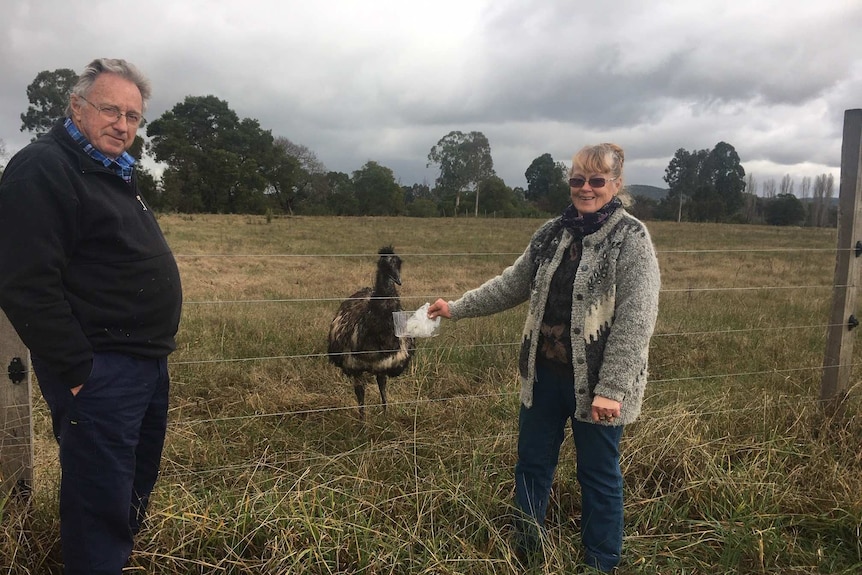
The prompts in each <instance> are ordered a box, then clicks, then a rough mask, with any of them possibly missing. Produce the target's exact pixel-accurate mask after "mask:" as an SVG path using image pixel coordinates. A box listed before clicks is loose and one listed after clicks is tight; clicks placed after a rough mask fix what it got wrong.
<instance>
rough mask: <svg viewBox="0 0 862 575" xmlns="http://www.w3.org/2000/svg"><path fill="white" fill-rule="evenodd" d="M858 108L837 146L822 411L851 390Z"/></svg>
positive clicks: (860, 229)
mask: <svg viewBox="0 0 862 575" xmlns="http://www.w3.org/2000/svg"><path fill="white" fill-rule="evenodd" d="M860 154H862V109H859V110H846V111H845V112H844V139H843V142H842V145H841V183H840V187H839V191H838V255H837V256H836V260H835V281H834V283H833V285H834V286H835V287H834V289H833V292H832V312H831V313H830V315H829V327H828V328H827V329H828V331H827V334H826V353H825V355H824V358H823V377H822V379H821V382H820V401H821V402H822V404H823V406H824V408H825V409H826V410H827V411H830V412H832V413H833V414H834V413H837V411H838V410H840V409H841V407H842V406H843V402H844V399H845V397H846V395H847V392H848V391H849V390H850V372H851V368H852V362H853V339H854V338H853V336H854V334H853V329H854V328H855V327H856V326H857V325H858V324H859V319H858V316H857V314H856V283H857V280H858V279H859V263H860V260H859V258H860V256H862V188H860V186H862V179H860V169H862V156H860Z"/></svg>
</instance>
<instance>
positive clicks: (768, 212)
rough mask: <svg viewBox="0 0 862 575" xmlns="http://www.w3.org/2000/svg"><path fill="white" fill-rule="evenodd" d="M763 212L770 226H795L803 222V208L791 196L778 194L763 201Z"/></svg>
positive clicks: (794, 197) (800, 203) (796, 199)
mask: <svg viewBox="0 0 862 575" xmlns="http://www.w3.org/2000/svg"><path fill="white" fill-rule="evenodd" d="M763 212H764V218H765V219H766V223H767V224H769V225H771V226H796V225H799V224H801V223H802V222H803V221H804V220H805V206H803V205H802V202H800V201H799V199H798V198H797V197H796V196H794V195H793V194H778V195H777V196H775V197H774V198H769V199H767V200H765V201H764V206H763Z"/></svg>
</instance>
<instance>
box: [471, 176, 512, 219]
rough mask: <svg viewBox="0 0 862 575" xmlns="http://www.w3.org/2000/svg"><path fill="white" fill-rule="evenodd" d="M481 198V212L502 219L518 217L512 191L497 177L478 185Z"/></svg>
mask: <svg viewBox="0 0 862 575" xmlns="http://www.w3.org/2000/svg"><path fill="white" fill-rule="evenodd" d="M479 193H480V194H481V196H482V211H483V212H484V213H487V214H495V215H499V216H503V217H514V216H517V215H518V206H517V203H516V201H515V194H514V192H512V189H511V188H510V187H509V186H507V185H506V183H505V182H504V181H503V180H502V179H501V178H499V177H498V176H493V177H490V178H488V179H487V180H485V181H484V182H482V183H481V184H479Z"/></svg>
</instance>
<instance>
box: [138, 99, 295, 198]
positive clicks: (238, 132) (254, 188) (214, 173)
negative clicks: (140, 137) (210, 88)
mask: <svg viewBox="0 0 862 575" xmlns="http://www.w3.org/2000/svg"><path fill="white" fill-rule="evenodd" d="M147 133H148V134H149V136H150V137H151V138H152V142H151V143H150V151H151V152H152V154H153V156H154V157H155V159H156V160H157V161H159V162H164V163H165V164H167V168H166V169H165V172H164V174H163V178H162V185H163V188H164V192H165V196H166V198H168V199H171V200H172V201H176V202H177V204H176V205H173V206H172V207H174V208H176V209H179V210H181V211H188V212H200V211H203V212H215V213H219V212H228V213H249V212H251V213H261V212H262V211H263V210H264V209H265V206H266V197H265V195H264V192H265V191H266V190H267V186H269V185H271V179H267V176H268V175H270V176H271V175H272V173H273V172H274V171H277V170H276V169H275V168H274V165H275V162H276V159H278V158H279V156H278V153H277V151H275V150H274V141H273V137H272V134H271V133H270V132H269V131H268V130H263V129H261V127H260V125H259V123H258V122H257V120H253V119H249V118H245V119H243V120H240V119H239V117H238V116H237V115H236V113H235V112H234V111H233V110H231V109H230V107H229V106H228V104H227V102H224V101H222V100H219V99H218V98H216V97H215V96H188V97H186V99H185V101H183V102H182V103H179V104H177V105H175V106H174V107H173V109H171V110H169V111H167V112H165V113H164V114H162V116H161V117H160V118H158V119H156V120H154V121H153V122H151V123H150V125H149V127H148V128H147Z"/></svg>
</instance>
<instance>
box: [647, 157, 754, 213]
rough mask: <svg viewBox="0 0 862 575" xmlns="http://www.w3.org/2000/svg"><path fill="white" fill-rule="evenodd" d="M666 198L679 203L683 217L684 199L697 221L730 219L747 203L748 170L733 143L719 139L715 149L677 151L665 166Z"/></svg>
mask: <svg viewBox="0 0 862 575" xmlns="http://www.w3.org/2000/svg"><path fill="white" fill-rule="evenodd" d="M664 179H665V181H666V182H667V183H668V186H669V187H670V190H669V191H668V195H667V198H665V200H663V201H666V202H668V203H669V202H673V203H675V204H676V206H677V208H678V211H677V221H679V220H681V219H682V212H683V210H682V208H683V204H684V199H685V198H688V206H687V213H688V215H689V217H691V218H692V219H693V220H695V221H716V222H717V221H727V220H728V219H730V218H731V217H733V216H734V215H736V214H737V213H738V212H739V210H740V209H741V208H742V207H743V205H744V198H743V192H744V191H745V170H744V169H743V167H742V165H741V164H740V161H739V155H738V154H737V153H736V150H735V149H734V147H733V146H731V145H730V144H728V143H726V142H719V143H718V144H716V145H715V147H714V148H713V149H712V150H697V151H695V152H689V151H688V150H685V149H683V148H680V149H678V150H677V151H676V154H675V155H674V157H673V158H672V159H671V161H670V164H668V167H667V168H666V169H665V177H664Z"/></svg>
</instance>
